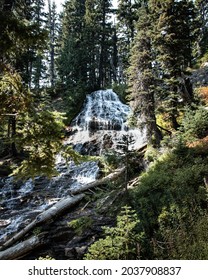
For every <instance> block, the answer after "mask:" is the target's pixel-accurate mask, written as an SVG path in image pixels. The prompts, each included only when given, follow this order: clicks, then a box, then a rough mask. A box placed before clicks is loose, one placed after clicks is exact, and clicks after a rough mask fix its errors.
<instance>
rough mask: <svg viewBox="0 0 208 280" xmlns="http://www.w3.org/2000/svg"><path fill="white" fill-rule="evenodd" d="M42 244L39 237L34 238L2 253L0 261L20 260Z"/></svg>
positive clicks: (0, 253)
mask: <svg viewBox="0 0 208 280" xmlns="http://www.w3.org/2000/svg"><path fill="white" fill-rule="evenodd" d="M41 244H42V241H41V239H40V238H39V237H38V236H33V237H31V238H29V239H27V240H25V241H23V242H21V243H18V244H17V245H15V246H13V247H11V248H8V249H7V250H5V251H2V252H0V260H14V259H16V260H17V259H19V258H21V257H23V256H25V255H26V254H28V253H29V252H31V251H32V250H33V249H35V248H37V247H38V246H40V245H41Z"/></svg>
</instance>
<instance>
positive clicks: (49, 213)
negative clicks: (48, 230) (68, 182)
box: [1, 194, 84, 249]
mask: <svg viewBox="0 0 208 280" xmlns="http://www.w3.org/2000/svg"><path fill="white" fill-rule="evenodd" d="M83 197H84V195H83V194H80V195H77V196H74V197H67V198H65V199H63V200H60V201H59V202H57V203H56V204H55V205H53V206H52V207H50V208H49V209H47V210H46V211H44V212H43V213H41V214H39V215H38V216H37V217H36V218H35V220H33V221H32V222H31V223H29V224H28V225H27V226H26V227H25V228H24V229H22V230H21V231H20V232H18V233H17V234H15V235H14V236H13V237H12V238H11V239H9V240H8V241H7V242H5V244H4V245H3V246H2V247H1V249H4V248H7V247H9V246H12V245H13V244H15V243H16V242H17V241H18V240H20V239H21V238H22V237H24V236H25V234H26V233H28V232H29V231H31V230H32V229H34V228H35V227H37V226H40V225H41V224H43V223H52V222H53V221H54V220H55V218H56V217H57V216H59V215H60V214H61V213H62V212H64V211H66V210H67V209H68V208H70V207H72V206H74V205H75V204H76V203H78V202H79V201H81V200H82V199H83Z"/></svg>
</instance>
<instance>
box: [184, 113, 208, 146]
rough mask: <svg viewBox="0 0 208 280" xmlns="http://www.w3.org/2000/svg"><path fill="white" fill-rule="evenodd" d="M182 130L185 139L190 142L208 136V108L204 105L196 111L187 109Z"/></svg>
mask: <svg viewBox="0 0 208 280" xmlns="http://www.w3.org/2000/svg"><path fill="white" fill-rule="evenodd" d="M180 130H181V131H182V133H183V137H184V139H185V140H186V141H189V142H191V141H193V140H196V139H199V138H203V137H205V136H207V133H208V110H206V109H205V108H204V107H199V108H198V109H196V110H195V111H193V110H190V109H187V110H186V112H185V116H184V119H183V121H182V124H181V129H180Z"/></svg>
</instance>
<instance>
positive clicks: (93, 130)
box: [0, 89, 145, 245]
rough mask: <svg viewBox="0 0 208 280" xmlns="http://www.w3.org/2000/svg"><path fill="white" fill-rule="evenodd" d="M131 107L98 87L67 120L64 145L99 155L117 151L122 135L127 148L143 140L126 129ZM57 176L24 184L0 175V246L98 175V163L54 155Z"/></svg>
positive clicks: (133, 130) (131, 130)
mask: <svg viewBox="0 0 208 280" xmlns="http://www.w3.org/2000/svg"><path fill="white" fill-rule="evenodd" d="M130 112H131V109H130V107H129V106H127V105H125V104H123V103H122V102H121V101H120V100H119V98H118V96H117V94H116V93H114V92H113V91H112V90H110V89H109V90H99V91H96V92H93V93H91V94H89V95H88V96H87V97H86V100H85V103H84V106H83V109H82V110H81V112H80V113H79V114H78V116H77V117H76V118H75V119H74V120H73V121H72V123H71V135H70V136H69V137H68V139H67V140H66V141H65V145H73V147H74V149H76V150H77V151H79V152H80V153H82V154H88V155H100V154H102V153H105V152H106V151H109V150H113V151H115V150H117V149H118V142H119V141H120V140H121V139H122V136H123V135H128V136H130V137H132V138H133V140H134V141H133V142H132V144H131V146H130V147H129V148H131V149H136V148H139V147H141V146H142V145H143V143H144V142H145V134H144V132H142V131H140V130H138V129H130V128H129V127H128V123H127V119H128V115H129V114H130ZM56 162H57V163H56V164H57V166H56V168H57V171H58V172H59V176H56V177H54V178H52V179H51V180H49V179H47V178H41V177H37V178H35V179H34V180H31V179H30V180H28V181H27V182H25V183H24V184H23V183H21V182H15V181H14V180H13V178H12V177H8V178H0V197H1V200H0V213H1V218H0V245H1V244H3V243H4V241H5V240H6V239H8V238H9V236H10V235H11V234H12V233H13V232H15V231H17V230H19V229H21V228H23V227H24V226H26V225H27V224H28V223H29V222H30V221H31V220H32V219H33V218H34V217H35V216H36V215H37V214H38V213H40V212H41V211H43V210H45V209H47V208H48V207H50V205H52V204H54V203H56V202H57V201H58V200H60V199H61V198H62V197H65V196H68V195H70V191H71V190H72V189H73V188H75V187H77V186H80V185H82V184H86V183H90V182H93V181H94V180H96V179H97V176H98V174H99V167H98V163H97V162H95V161H89V162H83V163H81V164H80V165H75V164H74V162H73V161H71V162H69V163H67V162H66V161H65V160H64V159H63V158H62V157H61V156H60V155H57V161H56Z"/></svg>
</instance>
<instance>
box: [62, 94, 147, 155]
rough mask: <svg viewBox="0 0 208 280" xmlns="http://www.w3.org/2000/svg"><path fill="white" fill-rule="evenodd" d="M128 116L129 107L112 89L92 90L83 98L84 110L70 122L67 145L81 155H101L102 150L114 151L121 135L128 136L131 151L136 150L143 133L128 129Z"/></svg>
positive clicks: (141, 142) (141, 140)
mask: <svg viewBox="0 0 208 280" xmlns="http://www.w3.org/2000/svg"><path fill="white" fill-rule="evenodd" d="M130 113H131V109H130V107H129V106H128V105H125V104H123V103H122V102H121V101H120V99H119V97H118V95H117V94H116V93H115V92H113V91H112V89H108V90H99V91H95V92H93V93H91V94H89V95H88V96H87V97H86V101H85V103H84V106H83V110H82V111H81V112H80V113H79V115H78V116H77V117H76V118H75V119H74V121H73V122H72V124H71V125H72V136H71V137H69V139H68V140H67V143H68V144H73V145H74V148H75V149H76V150H77V151H78V152H80V153H82V154H88V155H100V154H102V152H104V151H105V150H109V149H113V150H117V148H118V147H117V143H118V142H119V141H120V140H121V139H122V136H123V135H128V136H129V137H131V139H132V140H133V142H134V144H131V147H130V148H131V149H137V148H139V147H141V146H142V144H143V143H144V142H145V132H144V131H141V130H139V129H130V128H129V127H128V124H127V119H128V116H129V114H130Z"/></svg>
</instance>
